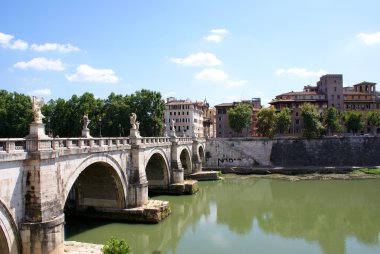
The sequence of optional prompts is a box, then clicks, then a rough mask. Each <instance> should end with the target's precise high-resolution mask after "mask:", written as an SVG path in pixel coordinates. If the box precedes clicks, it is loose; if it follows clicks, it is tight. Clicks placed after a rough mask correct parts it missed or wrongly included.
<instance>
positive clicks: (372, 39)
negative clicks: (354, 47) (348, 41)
mask: <svg viewBox="0 0 380 254" xmlns="http://www.w3.org/2000/svg"><path fill="white" fill-rule="evenodd" d="M356 37H358V38H360V39H361V40H363V41H364V43H365V44H367V45H369V44H375V43H380V32H377V33H373V34H366V33H359V34H358V35H357V36H356Z"/></svg>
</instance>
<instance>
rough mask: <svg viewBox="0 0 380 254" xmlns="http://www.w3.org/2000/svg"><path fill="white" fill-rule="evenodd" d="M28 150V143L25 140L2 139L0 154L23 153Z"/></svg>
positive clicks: (0, 140)
mask: <svg viewBox="0 0 380 254" xmlns="http://www.w3.org/2000/svg"><path fill="white" fill-rule="evenodd" d="M25 149H26V141H25V139H23V138H7V139H0V152H8V153H10V152H14V151H23V150H25Z"/></svg>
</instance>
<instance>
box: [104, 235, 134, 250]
mask: <svg viewBox="0 0 380 254" xmlns="http://www.w3.org/2000/svg"><path fill="white" fill-rule="evenodd" d="M102 252H103V254H132V251H131V249H130V247H129V245H128V244H127V242H126V241H125V240H124V239H118V238H116V237H114V236H112V237H111V239H110V240H108V241H107V242H106V244H105V245H104V246H103V248H102Z"/></svg>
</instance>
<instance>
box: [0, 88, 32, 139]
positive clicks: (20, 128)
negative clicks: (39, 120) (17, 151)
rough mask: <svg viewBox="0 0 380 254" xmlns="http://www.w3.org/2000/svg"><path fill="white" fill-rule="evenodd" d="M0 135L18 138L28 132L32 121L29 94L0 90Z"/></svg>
mask: <svg viewBox="0 0 380 254" xmlns="http://www.w3.org/2000/svg"><path fill="white" fill-rule="evenodd" d="M0 120H1V121H0V137H2V138H20V137H25V136H26V135H27V134H28V133H29V124H30V123H31V122H32V121H33V113H32V101H31V99H30V97H29V96H27V95H24V94H20V93H16V92H14V93H9V92H7V91H5V90H0Z"/></svg>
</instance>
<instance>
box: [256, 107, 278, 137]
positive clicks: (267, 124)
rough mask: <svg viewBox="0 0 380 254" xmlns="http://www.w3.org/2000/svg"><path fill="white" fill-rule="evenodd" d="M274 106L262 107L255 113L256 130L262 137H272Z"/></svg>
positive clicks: (274, 120)
mask: <svg viewBox="0 0 380 254" xmlns="http://www.w3.org/2000/svg"><path fill="white" fill-rule="evenodd" d="M275 114H276V113H275V111H274V108H272V107H271V108H262V109H260V111H259V113H257V124H256V127H257V132H258V133H259V134H260V135H261V136H264V137H273V134H274V131H275V122H276V115H275Z"/></svg>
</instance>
